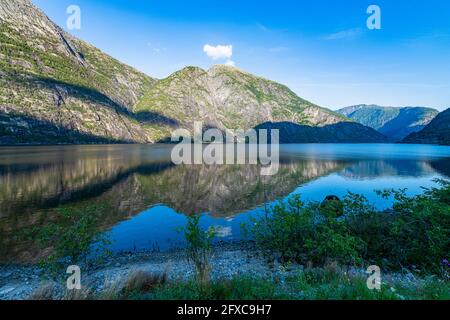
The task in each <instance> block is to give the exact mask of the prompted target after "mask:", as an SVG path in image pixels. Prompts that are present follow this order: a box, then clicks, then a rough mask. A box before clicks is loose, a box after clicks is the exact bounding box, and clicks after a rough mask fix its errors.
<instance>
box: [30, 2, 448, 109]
mask: <svg viewBox="0 0 450 320" xmlns="http://www.w3.org/2000/svg"><path fill="white" fill-rule="evenodd" d="M33 2H34V3H35V4H36V5H37V6H39V7H40V8H41V9H43V10H44V12H46V13H47V14H48V15H49V17H50V18H51V19H53V20H54V21H55V22H56V23H58V24H59V25H60V26H61V27H63V28H64V29H67V27H66V21H67V18H68V17H69V15H68V14H67V13H66V9H67V7H68V6H69V5H72V4H75V5H78V6H79V7H80V9H81V23H82V24H81V29H80V30H69V31H70V32H71V33H72V34H74V35H75V36H77V37H79V38H81V39H83V40H86V41H88V42H90V43H92V44H93V45H95V46H97V47H99V48H100V49H101V50H103V51H104V52H106V53H108V54H110V55H112V56H113V57H115V58H117V59H119V60H121V61H123V62H125V63H127V64H129V65H132V66H134V67H136V68H137V69H139V70H141V71H143V72H145V73H147V74H148V75H150V76H153V77H157V78H164V77H166V76H168V75H169V74H171V73H172V72H174V71H176V70H179V69H181V68H183V67H185V66H187V65H195V66H199V67H202V68H209V67H210V66H212V65H213V64H216V63H225V62H226V60H227V59H222V60H217V61H214V60H212V59H211V58H210V57H208V56H207V55H206V53H205V52H204V51H203V48H204V46H205V45H206V44H209V45H211V46H217V45H232V46H233V47H232V49H233V50H232V57H230V58H229V59H228V60H232V61H233V62H234V63H235V65H236V66H237V67H238V68H241V69H243V70H246V71H249V72H251V73H254V74H257V75H260V76H263V77H266V78H269V79H271V80H275V81H278V82H281V83H283V84H286V85H288V86H289V87H290V88H291V89H292V90H294V91H295V92H296V93H297V94H298V95H300V96H301V97H303V98H305V99H308V100H310V101H312V102H314V103H317V104H319V105H321V106H324V107H328V108H331V109H337V108H339V107H343V106H348V105H353V104H360V103H368V104H369V103H375V104H381V105H390V106H416V105H424V106H431V107H436V108H438V109H440V110H442V109H444V108H447V107H450V1H447V0H427V1H425V0H395V1H393V0H371V1H366V0H334V1H332V0H316V1H300V0H296V1H284V0H277V1H253V0H247V1H243V0H241V1H235V0H228V1H212V0H209V1H203V0H202V1H194V0H192V1H187V0H183V1H178V0H176V1H175V0H173V1H171V0H147V1H145V0H58V1H54V0H33ZM371 4H376V5H378V6H379V7H380V8H381V30H369V29H368V28H367V26H366V21H367V19H368V17H369V15H368V14H367V13H366V10H367V8H368V6H369V5H371Z"/></svg>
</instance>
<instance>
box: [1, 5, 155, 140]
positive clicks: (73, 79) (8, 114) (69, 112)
mask: <svg viewBox="0 0 450 320" xmlns="http://www.w3.org/2000/svg"><path fill="white" fill-rule="evenodd" d="M0 43H1V45H0V124H1V126H0V142H1V143H20V142H38V143H42V142H44V143H51V142H68V143H74V142H103V141H105V142H106V141H122V142H151V139H150V138H149V136H151V135H150V134H149V132H146V130H145V129H144V128H143V127H142V126H141V125H140V124H139V123H138V121H137V120H136V119H135V117H134V116H133V114H132V113H131V111H130V110H131V109H132V107H133V105H134V104H135V103H136V102H137V101H138V100H139V99H140V97H141V96H142V95H143V93H144V92H145V91H146V90H147V89H148V88H149V87H150V86H151V85H152V84H153V83H154V80H153V79H152V78H150V77H148V76H146V75H144V74H143V73H140V72H138V71H136V70H134V69H133V68H131V67H128V66H126V65H124V64H122V63H120V62H119V61H117V60H115V59H113V58H111V57H110V56H108V55H106V54H104V53H102V52H101V51H100V50H98V49H97V48H95V47H93V46H91V45H89V44H87V43H86V42H83V41H81V40H78V39H76V38H75V37H73V36H71V35H70V34H68V33H66V32H64V31H63V30H62V29H61V28H59V27H58V26H57V25H56V24H54V23H53V22H52V21H51V20H50V19H49V18H48V17H47V16H46V15H45V14H44V13H43V12H42V11H40V10H39V9H38V8H36V7H35V6H34V5H33V4H32V3H31V1H29V0H13V1H11V0H0Z"/></svg>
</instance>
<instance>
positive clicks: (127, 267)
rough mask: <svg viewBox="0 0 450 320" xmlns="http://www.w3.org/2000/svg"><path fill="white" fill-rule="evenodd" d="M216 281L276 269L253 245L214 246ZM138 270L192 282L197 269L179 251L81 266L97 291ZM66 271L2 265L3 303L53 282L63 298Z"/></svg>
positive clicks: (137, 254)
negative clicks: (51, 273)
mask: <svg viewBox="0 0 450 320" xmlns="http://www.w3.org/2000/svg"><path fill="white" fill-rule="evenodd" d="M211 264H212V266H213V270H212V278H213V279H222V278H232V277H233V276H236V275H242V274H245V275H258V276H264V275H267V276H273V273H274V271H273V268H271V267H270V266H269V265H268V264H267V263H266V261H265V260H264V259H263V258H262V257H260V256H259V255H258V254H257V252H256V251H255V250H254V249H253V248H252V246H251V245H249V244H243V243H222V244H218V245H217V246H215V247H214V254H213V258H212V261H211ZM134 270H141V271H148V272H151V273H154V274H163V273H164V274H167V276H168V278H169V279H171V280H188V279H190V278H192V277H193V275H194V269H193V268H192V266H191V265H190V264H189V263H188V262H187V257H186V252H185V251H184V250H182V249H175V250H171V251H168V252H127V253H120V254H116V255H113V256H112V257H110V258H108V259H107V260H106V261H105V263H103V264H101V265H96V266H94V267H84V268H83V267H81V272H82V273H81V282H82V286H84V287H87V288H90V289H91V290H93V291H95V292H97V293H98V292H102V291H103V290H104V289H105V288H107V287H109V286H111V285H114V284H118V283H119V284H120V283H121V282H122V281H124V280H125V279H126V278H127V276H128V275H129V274H130V272H132V271H134ZM64 272H65V270H63V271H61V272H60V273H61V274H60V275H58V276H57V278H60V279H59V280H54V277H53V278H51V277H49V272H47V271H46V270H44V269H42V268H41V267H39V266H36V265H32V266H24V265H7V266H0V300H22V299H27V298H29V296H30V295H31V293H32V292H33V291H34V290H36V289H37V288H39V287H40V286H42V285H43V284H44V283H49V282H51V283H53V284H54V285H55V286H56V287H57V288H58V289H59V290H60V293H61V295H62V294H63V293H64V289H65V284H66V279H67V277H68V276H69V275H66V274H65V273H64Z"/></svg>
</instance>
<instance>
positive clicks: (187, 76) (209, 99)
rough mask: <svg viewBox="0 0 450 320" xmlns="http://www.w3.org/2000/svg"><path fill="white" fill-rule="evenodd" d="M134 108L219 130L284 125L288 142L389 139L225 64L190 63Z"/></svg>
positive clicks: (147, 94) (188, 123) (145, 96)
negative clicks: (200, 65) (202, 65)
mask: <svg viewBox="0 0 450 320" xmlns="http://www.w3.org/2000/svg"><path fill="white" fill-rule="evenodd" d="M134 111H135V113H137V114H138V115H139V114H145V113H147V112H150V113H152V114H160V115H163V116H164V117H165V118H168V119H177V121H178V123H179V125H181V126H183V127H184V128H188V129H191V128H192V126H193V123H194V122H195V121H198V120H199V119H201V120H202V121H203V122H204V126H205V127H214V128H219V129H226V128H229V129H237V128H242V129H250V128H258V129H262V128H264V129H266V128H267V129H269V128H271V127H270V126H268V124H269V123H270V124H273V125H274V127H272V128H275V126H276V127H277V128H278V129H282V130H281V132H280V135H281V137H280V138H281V141H282V142H286V143H301V142H382V141H385V140H386V138H385V137H384V136H383V135H381V134H379V133H378V132H376V131H375V130H373V129H371V128H367V127H364V126H362V125H360V124H358V123H355V122H352V121H351V120H349V119H348V118H346V117H344V116H342V115H340V114H338V113H335V112H332V111H331V110H328V109H325V108H321V107H319V106H317V105H315V104H313V103H311V102H308V101H306V100H304V99H302V98H300V97H298V96H297V95H296V94H295V93H294V92H292V91H291V90H290V89H289V88H288V87H286V86H284V85H281V84H279V83H276V82H273V81H270V80H267V79H264V78H261V77H257V76H254V75H252V74H250V73H248V72H245V71H242V70H240V69H237V68H234V67H230V66H224V65H217V66H214V67H212V68H211V69H209V70H203V69H200V68H196V67H187V68H185V69H183V70H181V71H178V72H176V73H174V74H172V75H171V76H169V77H168V78H166V79H163V80H160V81H157V82H156V83H155V85H154V86H153V87H152V88H151V89H150V90H149V91H148V92H147V93H146V94H145V95H144V97H143V98H142V99H141V100H140V101H139V102H138V103H137V104H136V106H135V108H134ZM292 130H294V131H295V134H291V133H292ZM288 131H290V132H289V133H288ZM337 131H339V132H337ZM284 134H286V136H285V135H284Z"/></svg>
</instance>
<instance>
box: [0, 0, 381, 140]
mask: <svg viewBox="0 0 450 320" xmlns="http://www.w3.org/2000/svg"><path fill="white" fill-rule="evenodd" d="M0 44H1V45H0V144H20V143H37V144H42V143H97V142H100V143H104V142H130V143H150V142H157V141H160V140H163V139H166V138H167V137H170V135H171V132H172V131H173V129H174V128H177V127H182V128H186V129H191V128H192V124H193V122H194V121H203V122H204V124H205V126H209V127H217V128H219V129H225V128H229V129H238V128H241V129H250V128H253V127H256V126H258V125H260V124H262V123H268V122H271V123H292V124H294V125H301V126H303V127H305V128H310V127H311V128H313V127H320V128H325V127H327V126H334V125H336V124H340V128H342V132H340V134H337V135H336V136H337V137H340V138H339V139H338V141H337V142H339V141H346V142H347V141H353V140H354V141H358V142H381V141H384V139H383V140H380V139H379V138H380V135H379V134H378V133H376V132H375V131H373V130H372V129H370V130H368V129H367V128H362V127H358V128H359V129H358V128H355V124H354V123H352V122H350V120H349V119H348V118H346V117H344V116H342V115H340V114H337V113H335V112H332V111H330V110H328V109H324V108H321V107H319V106H316V105H314V104H312V103H310V102H308V101H305V100H303V99H301V98H300V97H298V96H297V95H296V94H295V93H293V92H292V91H291V90H289V88H287V87H286V86H284V85H281V84H278V83H276V82H273V81H269V80H266V79H263V78H260V77H257V76H254V75H251V74H249V73H247V72H244V71H241V70H238V69H236V68H232V67H226V66H215V67H213V68H211V69H210V70H208V71H205V70H202V69H200V68H195V67H188V68H185V69H183V70H181V71H178V72H176V73H174V74H173V75H171V76H169V77H168V78H166V79H163V80H155V79H152V78H150V77H148V76H146V75H144V74H143V73H140V72H139V71H137V70H135V69H133V68H131V67H129V66H126V65H124V64H122V63H120V62H119V61H117V60H115V59H113V58H112V57H110V56H108V55H106V54H104V53H102V52H101V51H100V50H98V49H97V48H95V47H93V46H91V45H90V44H88V43H86V42H83V41H81V40H78V39H76V38H75V37H73V36H71V35H70V34H68V33H66V32H64V31H63V30H62V29H61V28H59V27H58V26H57V25H55V24H54V23H53V22H52V21H51V20H50V19H49V18H48V17H47V16H46V15H45V14H44V13H43V12H42V11H40V10H39V9H38V8H36V7H35V6H34V5H33V4H32V3H31V1H30V0H0ZM349 128H352V130H349ZM358 130H360V132H358ZM322 132H324V131H323V130H318V131H316V133H317V136H311V138H312V139H311V142H312V141H314V142H316V141H319V142H325V141H328V140H329V139H328V138H326V139H325V137H322V135H321V133H322ZM298 135H299V134H297V136H298ZM303 140H304V139H303V138H302V139H300V140H299V141H303ZM293 142H296V141H293ZM306 142H308V141H306Z"/></svg>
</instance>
